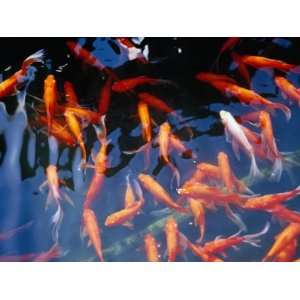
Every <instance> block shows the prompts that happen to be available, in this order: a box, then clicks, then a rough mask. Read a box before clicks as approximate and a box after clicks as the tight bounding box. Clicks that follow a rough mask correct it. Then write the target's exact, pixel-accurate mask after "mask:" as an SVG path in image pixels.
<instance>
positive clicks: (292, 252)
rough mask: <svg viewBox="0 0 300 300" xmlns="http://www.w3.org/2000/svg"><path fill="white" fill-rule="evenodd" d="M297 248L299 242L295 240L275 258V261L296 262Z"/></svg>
mask: <svg viewBox="0 0 300 300" xmlns="http://www.w3.org/2000/svg"><path fill="white" fill-rule="evenodd" d="M297 247H298V241H297V239H293V240H292V241H291V242H290V243H289V244H287V245H286V246H285V247H284V248H283V249H282V250H281V251H280V252H279V253H278V254H277V255H276V256H275V257H274V259H273V261H277V262H290V261H294V259H295V256H296V251H297Z"/></svg>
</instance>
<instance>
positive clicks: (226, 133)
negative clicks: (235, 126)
mask: <svg viewBox="0 0 300 300" xmlns="http://www.w3.org/2000/svg"><path fill="white" fill-rule="evenodd" d="M224 134H225V139H226V142H227V143H230V141H231V139H230V133H229V130H228V129H227V127H226V126H225V127H224Z"/></svg>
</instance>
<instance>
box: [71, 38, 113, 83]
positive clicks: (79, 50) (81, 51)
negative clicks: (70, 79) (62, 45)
mask: <svg viewBox="0 0 300 300" xmlns="http://www.w3.org/2000/svg"><path fill="white" fill-rule="evenodd" d="M67 46H68V48H69V49H70V51H71V52H72V53H73V54H74V55H75V56H76V57H77V58H78V59H80V60H82V61H84V62H85V63H86V64H88V65H91V66H93V67H95V68H96V69H98V70H99V71H101V72H104V73H105V74H106V75H108V76H112V78H114V79H116V80H117V79H118V77H117V76H116V75H115V74H114V72H112V71H111V70H110V69H109V68H107V67H106V66H104V65H103V63H102V62H101V61H100V60H99V59H98V58H96V57H95V56H94V55H93V54H92V53H91V52H89V51H88V50H86V49H85V48H83V47H82V46H81V45H80V44H79V43H75V42H73V41H68V42H67Z"/></svg>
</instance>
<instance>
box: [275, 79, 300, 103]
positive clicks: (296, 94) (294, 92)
mask: <svg viewBox="0 0 300 300" xmlns="http://www.w3.org/2000/svg"><path fill="white" fill-rule="evenodd" d="M274 81H275V84H276V85H277V87H278V88H279V89H280V91H281V94H282V95H283V98H285V99H290V100H293V101H295V102H296V103H297V104H298V106H300V91H299V90H298V89H297V88H296V87H295V86H294V85H293V84H292V83H291V82H290V81H288V80H287V79H286V78H284V77H282V76H276V77H275V80H274Z"/></svg>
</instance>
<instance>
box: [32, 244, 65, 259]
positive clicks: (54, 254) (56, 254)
mask: <svg viewBox="0 0 300 300" xmlns="http://www.w3.org/2000/svg"><path fill="white" fill-rule="evenodd" d="M61 256H62V250H61V248H60V246H59V245H58V243H57V242H55V243H54V245H53V246H52V247H51V248H50V249H49V250H48V251H45V252H42V253H40V254H39V255H38V256H37V257H36V258H35V259H34V261H35V262H47V261H50V260H53V259H55V258H60V257H61Z"/></svg>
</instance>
